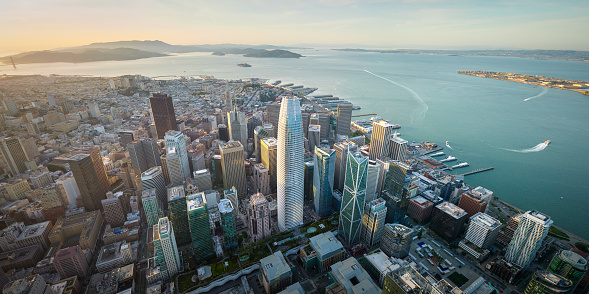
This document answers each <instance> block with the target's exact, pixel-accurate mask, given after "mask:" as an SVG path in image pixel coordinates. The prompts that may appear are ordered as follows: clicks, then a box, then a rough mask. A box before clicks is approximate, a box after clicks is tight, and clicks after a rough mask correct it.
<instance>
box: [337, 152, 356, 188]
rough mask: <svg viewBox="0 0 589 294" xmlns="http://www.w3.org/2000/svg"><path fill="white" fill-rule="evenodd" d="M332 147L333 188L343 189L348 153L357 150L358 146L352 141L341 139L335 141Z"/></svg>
mask: <svg viewBox="0 0 589 294" xmlns="http://www.w3.org/2000/svg"><path fill="white" fill-rule="evenodd" d="M333 149H334V150H335V173H334V178H333V179H334V188H335V189H338V190H340V191H343V189H344V180H345V179H346V162H347V160H348V153H355V152H357V151H358V146H356V144H354V143H352V142H348V141H343V142H337V143H335V144H334V145H333Z"/></svg>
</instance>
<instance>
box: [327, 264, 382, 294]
mask: <svg viewBox="0 0 589 294" xmlns="http://www.w3.org/2000/svg"><path fill="white" fill-rule="evenodd" d="M331 277H333V279H334V280H335V282H336V283H337V284H336V285H335V286H334V287H341V288H343V289H342V290H343V291H341V292H339V291H334V289H330V288H328V289H327V293H364V294H380V293H382V290H381V289H380V288H379V287H378V286H377V285H376V284H375V283H374V282H373V281H372V278H371V277H370V275H369V274H368V273H367V272H366V270H364V268H363V267H362V266H361V265H360V263H359V262H358V261H357V260H356V259H355V258H354V257H350V258H348V259H346V260H344V261H340V262H338V263H336V264H334V265H332V266H331ZM330 291H331V292H330Z"/></svg>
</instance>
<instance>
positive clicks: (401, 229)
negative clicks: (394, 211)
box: [385, 224, 413, 235]
mask: <svg viewBox="0 0 589 294" xmlns="http://www.w3.org/2000/svg"><path fill="white" fill-rule="evenodd" d="M386 227H389V228H390V229H391V230H393V232H396V233H398V234H401V235H409V234H411V233H413V229H411V228H408V227H406V226H404V225H401V224H385V228H386Z"/></svg>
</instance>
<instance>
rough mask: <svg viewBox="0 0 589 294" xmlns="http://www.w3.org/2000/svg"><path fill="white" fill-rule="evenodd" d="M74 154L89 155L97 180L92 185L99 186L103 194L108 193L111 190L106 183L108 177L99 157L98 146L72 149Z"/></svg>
mask: <svg viewBox="0 0 589 294" xmlns="http://www.w3.org/2000/svg"><path fill="white" fill-rule="evenodd" d="M74 153H76V154H88V155H90V159H92V166H93V167H94V171H95V172H96V178H97V181H95V182H93V183H94V184H96V183H98V184H99V185H100V186H102V190H103V191H104V193H106V192H109V191H110V190H111V188H110V184H109V182H108V176H107V175H106V170H105V168H104V163H103V162H102V156H101V155H100V149H99V148H98V146H79V147H76V148H74ZM76 180H77V179H76Z"/></svg>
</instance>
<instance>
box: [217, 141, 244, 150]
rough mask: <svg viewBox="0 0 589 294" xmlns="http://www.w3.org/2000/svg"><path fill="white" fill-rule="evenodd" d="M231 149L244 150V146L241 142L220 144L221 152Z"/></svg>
mask: <svg viewBox="0 0 589 294" xmlns="http://www.w3.org/2000/svg"><path fill="white" fill-rule="evenodd" d="M231 148H243V145H241V142H239V141H229V142H227V143H221V144H219V149H221V150H223V149H231Z"/></svg>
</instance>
